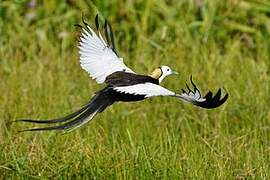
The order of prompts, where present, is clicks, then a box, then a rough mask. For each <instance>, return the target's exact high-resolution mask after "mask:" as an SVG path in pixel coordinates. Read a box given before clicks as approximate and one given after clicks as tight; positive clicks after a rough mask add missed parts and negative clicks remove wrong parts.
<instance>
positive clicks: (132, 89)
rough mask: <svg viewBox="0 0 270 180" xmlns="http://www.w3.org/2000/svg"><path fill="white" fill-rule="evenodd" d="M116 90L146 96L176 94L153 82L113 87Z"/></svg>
mask: <svg viewBox="0 0 270 180" xmlns="http://www.w3.org/2000/svg"><path fill="white" fill-rule="evenodd" d="M113 89H114V90H116V91H117V92H121V93H125V94H133V95H142V96H145V97H146V98H148V97H153V96H175V95H176V94H175V93H174V92H172V91H170V90H168V89H166V88H164V87H162V86H159V85H156V84H153V83H143V84H135V85H131V86H121V87H114V88H113Z"/></svg>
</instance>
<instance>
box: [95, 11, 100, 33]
mask: <svg viewBox="0 0 270 180" xmlns="http://www.w3.org/2000/svg"><path fill="white" fill-rule="evenodd" d="M95 24H96V28H97V30H98V28H99V22H98V14H96V17H95Z"/></svg>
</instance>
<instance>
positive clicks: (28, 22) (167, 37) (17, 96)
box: [0, 0, 270, 179]
mask: <svg viewBox="0 0 270 180" xmlns="http://www.w3.org/2000/svg"><path fill="white" fill-rule="evenodd" d="M57 2H58V1H46V2H41V1H37V4H36V5H35V6H34V7H32V8H30V7H28V6H26V4H27V1H21V0H16V1H0V77H1V83H0V92H1V95H0V102H1V103H0V179H26V178H33V179H36V178H37V179H39V178H40V179H47V178H56V179H66V178H74V179H75V178H83V179H86V178H87V177H88V178H91V179H242V178H243V179H244V178H247V179H269V178H270V173H269V172H270V126H269V125H270V109H269V107H270V74H269V73H270V72H269V70H270V18H269V17H270V15H269V14H270V3H269V1H267V0H261V1H259V0H257V1H248V0H246V1H244V0H238V1H223V2H222V1H210V0H209V1H207V0H205V1H202V0H201V1H200V0H199V1H195V0H194V1H193V0H183V1H178V0H174V1H167V2H165V1H154V0H146V1H142V0H141V1H136V2H135V1H127V2H126V1H124V0H122V1H118V0H111V1H107V3H105V2H101V1H98V0H96V1H90V0H89V1H71V0H70V1H68V2H69V3H63V2H60V1H59V2H58V3H57ZM96 13H99V15H100V16H101V18H102V20H104V18H106V17H107V18H109V20H110V21H111V24H112V25H113V29H114V31H115V36H116V44H117V49H118V51H119V54H121V56H122V57H124V59H125V62H126V64H127V65H129V66H130V67H131V68H132V69H134V70H135V71H136V72H138V73H141V74H149V73H150V72H151V71H152V70H153V69H154V68H156V67H158V66H159V65H163V64H164V65H169V66H171V67H172V68H173V69H175V70H177V71H179V72H180V76H179V77H168V78H166V80H165V82H164V83H163V84H162V85H164V86H165V87H167V88H169V89H172V90H175V91H177V90H180V89H181V88H182V87H184V83H185V82H186V81H188V78H189V76H190V75H191V74H192V75H193V79H194V81H195V82H196V83H197V84H198V85H199V87H200V88H201V89H202V91H203V92H204V93H205V92H206V91H207V90H209V89H211V90H214V91H216V90H217V89H218V88H219V87H223V89H224V92H225V91H227V92H228V93H229V94H230V96H229V100H228V101H227V103H225V104H224V105H223V106H221V107H220V108H217V109H214V110H205V109H200V108H197V107H194V106H192V105H190V104H187V103H183V102H179V101H178V100H177V99H170V98H165V97H157V98H153V99H149V100H146V101H144V102H138V103H118V104H115V105H113V106H112V107H110V108H108V109H107V110H106V111H105V112H104V113H102V114H100V115H98V117H96V118H95V120H94V121H93V122H92V123H91V124H88V125H86V126H84V127H82V128H80V129H78V130H76V131H73V132H71V133H67V134H61V133H56V132H42V133H32V132H29V133H20V134H18V133H17V131H18V130H20V129H25V128H30V127H33V126H31V125H28V124H23V123H21V124H18V123H15V124H14V123H13V124H11V121H13V120H15V119H18V118H42V119H46V118H54V117H59V116H63V115H65V114H68V113H70V112H72V111H73V110H76V109H78V108H79V107H80V106H81V105H82V104H84V103H85V102H87V101H88V100H89V98H90V97H91V96H92V95H93V93H94V92H95V91H98V90H99V89H101V88H102V86H100V85H97V84H96V83H95V82H94V81H93V80H91V79H90V78H89V77H88V75H87V73H86V72H84V71H83V70H81V68H80V66H79V55H78V48H77V45H78V43H77V37H78V29H77V28H75V27H74V26H73V25H74V24H76V23H81V16H82V14H84V16H85V19H86V20H87V21H88V22H89V23H90V24H92V25H93V20H94V16H95V14H96Z"/></svg>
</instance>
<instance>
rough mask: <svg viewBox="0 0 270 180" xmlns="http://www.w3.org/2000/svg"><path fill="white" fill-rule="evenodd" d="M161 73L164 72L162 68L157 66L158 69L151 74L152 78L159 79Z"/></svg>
mask: <svg viewBox="0 0 270 180" xmlns="http://www.w3.org/2000/svg"><path fill="white" fill-rule="evenodd" d="M161 74H162V72H161V69H160V68H157V69H155V70H154V71H153V72H152V73H151V75H150V76H151V77H152V78H155V79H158V78H160V76H161Z"/></svg>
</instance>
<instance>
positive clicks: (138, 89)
mask: <svg viewBox="0 0 270 180" xmlns="http://www.w3.org/2000/svg"><path fill="white" fill-rule="evenodd" d="M190 80H191V84H192V86H193V90H191V89H190V88H189V86H188V85H187V90H188V91H185V90H183V89H182V90H183V93H181V94H178V93H175V92H173V91H170V90H168V89H166V88H164V87H162V86H159V85H156V84H152V83H143V84H136V85H132V86H122V87H113V89H114V90H115V91H117V92H120V93H125V94H132V95H143V96H144V97H145V98H148V97H153V96H171V97H177V98H179V99H180V100H184V101H186V102H189V103H192V104H193V105H196V106H199V107H202V108H207V109H211V108H216V107H218V106H220V105H222V104H223V103H224V102H225V101H226V100H227V99H228V94H225V96H224V97H221V90H220V89H219V90H218V92H217V93H216V94H215V95H213V93H212V92H211V91H208V93H207V94H206V95H205V96H202V94H201V92H200V90H199V89H198V88H197V87H196V85H195V84H194V83H193V81H192V77H191V78H190Z"/></svg>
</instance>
